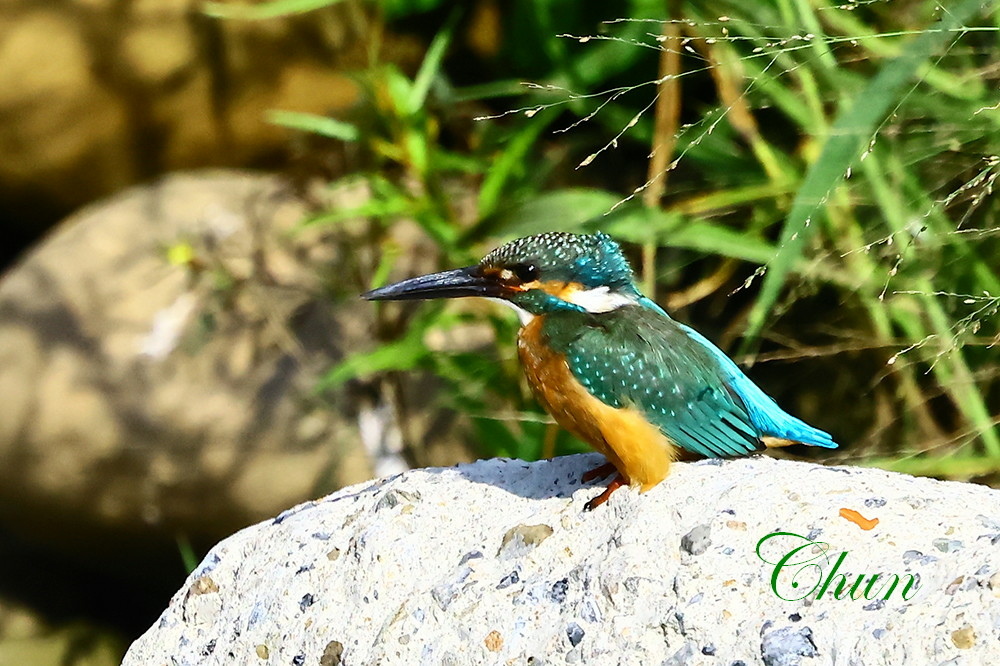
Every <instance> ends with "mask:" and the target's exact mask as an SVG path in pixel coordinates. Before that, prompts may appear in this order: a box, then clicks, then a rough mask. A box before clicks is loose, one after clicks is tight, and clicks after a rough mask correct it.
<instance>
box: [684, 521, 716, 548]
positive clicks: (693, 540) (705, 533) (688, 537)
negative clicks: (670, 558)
mask: <svg viewBox="0 0 1000 666" xmlns="http://www.w3.org/2000/svg"><path fill="white" fill-rule="evenodd" d="M710 545H712V539H711V527H710V526H708V525H698V526H697V527H695V528H694V529H692V530H691V531H690V532H688V533H687V534H685V535H684V536H683V537H682V538H681V550H683V551H684V552H685V553H689V554H691V555H701V554H702V553H704V552H705V551H706V550H708V547H709V546H710Z"/></svg>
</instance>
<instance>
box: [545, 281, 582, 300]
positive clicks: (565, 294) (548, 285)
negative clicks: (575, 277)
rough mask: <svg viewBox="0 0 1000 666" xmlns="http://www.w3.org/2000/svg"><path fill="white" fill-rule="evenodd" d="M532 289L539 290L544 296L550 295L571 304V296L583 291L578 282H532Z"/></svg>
mask: <svg viewBox="0 0 1000 666" xmlns="http://www.w3.org/2000/svg"><path fill="white" fill-rule="evenodd" d="M533 284H534V285H536V286H535V287H533V288H534V289H541V290H542V291H544V292H545V293H546V294H551V295H552V296H555V297H556V298H558V299H560V300H563V301H567V302H569V303H572V302H573V294H576V293H579V292H581V291H584V286H583V285H582V284H580V283H579V282H534V283H533Z"/></svg>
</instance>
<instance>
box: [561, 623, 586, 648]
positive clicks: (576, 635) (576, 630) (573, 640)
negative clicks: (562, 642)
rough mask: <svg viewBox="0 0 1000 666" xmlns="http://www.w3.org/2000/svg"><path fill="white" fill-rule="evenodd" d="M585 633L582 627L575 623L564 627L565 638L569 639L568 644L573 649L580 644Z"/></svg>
mask: <svg viewBox="0 0 1000 666" xmlns="http://www.w3.org/2000/svg"><path fill="white" fill-rule="evenodd" d="M585 633H586V632H584V630H583V627H581V626H580V625H579V624H577V623H576V622H570V623H569V626H568V627H566V637H567V638H568V639H569V644H570V645H572V646H573V647H576V646H577V645H579V644H580V641H582V640H583V636H584V634H585Z"/></svg>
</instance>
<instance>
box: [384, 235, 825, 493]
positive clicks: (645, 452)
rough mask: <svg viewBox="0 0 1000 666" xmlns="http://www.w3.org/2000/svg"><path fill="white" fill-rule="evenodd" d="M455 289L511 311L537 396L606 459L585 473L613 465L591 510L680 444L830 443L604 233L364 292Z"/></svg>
mask: <svg viewBox="0 0 1000 666" xmlns="http://www.w3.org/2000/svg"><path fill="white" fill-rule="evenodd" d="M463 296H483V297H486V298H490V299H495V300H498V301H500V302H502V303H504V304H506V305H509V306H511V307H513V308H514V309H515V310H516V311H517V313H518V315H519V316H520V321H521V329H520V331H519V333H518V338H517V348H518V354H519V356H520V358H521V363H522V365H523V366H524V372H525V375H526V376H527V378H528V382H529V383H530V384H531V387H532V389H533V390H534V392H535V395H536V396H537V398H538V400H539V402H540V403H541V404H542V406H543V407H545V409H546V410H547V411H548V412H549V413H550V414H551V415H552V416H553V417H554V418H555V420H556V421H557V422H558V423H559V424H560V425H561V426H562V427H564V428H566V429H567V430H569V431H570V432H571V433H573V434H574V435H576V436H577V437H579V438H580V439H582V440H584V441H585V442H587V443H589V444H590V445H591V446H593V447H594V448H595V449H597V450H598V451H599V452H601V453H602V454H604V456H605V457H606V458H607V460H608V463H607V464H605V465H602V466H600V467H598V468H597V469H595V470H592V471H590V472H588V473H587V474H586V475H584V481H591V480H594V479H598V478H604V477H607V476H610V475H611V474H612V473H614V472H616V471H617V475H616V476H615V478H614V479H613V480H612V481H611V483H610V484H609V485H608V487H607V488H606V489H605V490H604V492H603V493H601V494H600V495H598V496H597V497H595V498H594V499H592V500H590V502H588V503H587V506H586V508H587V509H588V510H589V509H593V508H594V507H596V506H599V505H600V504H603V503H604V502H606V501H607V499H608V498H609V497H610V496H611V493H612V492H614V491H615V490H616V489H617V488H619V487H621V486H623V485H631V486H635V487H638V488H639V491H640V492H646V491H647V490H649V489H650V488H652V487H653V486H655V485H656V484H658V483H659V482H660V481H662V480H663V479H665V478H666V477H667V475H668V474H669V472H670V464H671V462H673V461H674V460H676V459H677V457H678V454H679V453H681V451H680V449H683V450H684V451H687V452H690V453H693V454H697V455H701V456H707V457H710V458H717V457H725V456H743V455H748V454H750V453H753V452H755V451H759V450H761V449H762V448H764V447H765V446H783V445H785V444H789V443H803V444H808V445H811V446H822V447H825V448H836V447H837V444H836V443H835V442H834V441H833V438H832V437H831V436H830V435H829V434H827V433H825V432H823V431H822V430H819V429H817V428H814V427H812V426H810V425H808V424H806V423H805V422H803V421H801V420H799V419H797V418H795V417H794V416H792V415H790V414H788V413H787V412H785V411H784V410H782V409H781V408H780V407H779V406H778V405H777V403H776V402H775V401H774V400H773V399H772V398H771V397H770V396H768V395H767V394H766V393H764V391H762V390H761V389H760V388H759V387H758V386H757V385H756V384H754V383H753V382H752V381H751V380H750V379H749V378H748V377H747V376H746V375H745V374H743V372H742V371H741V370H740V369H739V367H737V365H736V364H735V363H734V362H733V361H732V360H731V359H730V358H729V357H728V356H726V354H725V353H723V351H722V350H721V349H719V348H718V347H716V346H715V345H714V344H712V343H711V342H710V341H709V340H708V339H707V338H705V337H704V336H703V335H701V334H700V333H698V332H697V331H695V330H694V329H693V328H691V327H689V326H685V325H684V324H681V323H678V322H676V321H674V320H673V319H671V318H670V316H669V315H667V313H666V312H665V311H664V310H663V309H662V308H661V307H660V306H658V305H657V304H656V303H654V302H653V301H652V300H650V299H649V298H647V297H646V296H644V295H643V294H642V293H641V292H640V291H639V289H638V288H637V287H636V284H635V279H634V277H633V273H632V268H631V266H629V263H628V260H627V259H626V258H625V255H624V254H622V251H621V248H620V247H619V246H618V244H617V243H616V242H615V241H614V240H612V239H611V237H610V236H608V235H607V234H605V233H596V234H593V235H578V234H571V233H563V232H551V233H544V234H538V235H535V236H528V237H526V238H519V239H517V240H514V241H511V242H509V243H507V244H506V245H502V246H500V247H498V248H496V249H495V250H493V251H492V252H490V253H489V254H487V255H486V256H485V257H484V258H483V259H482V261H480V262H479V263H478V264H476V265H474V266H468V267H466V268H459V269H456V270H450V271H444V272H441V273H434V274H431V275H424V276H421V277H415V278H411V279H409V280H404V281H402V282H398V283H396V284H391V285H389V286H386V287H382V288H380V289H375V290H372V291H369V292H368V293H366V294H364V298H367V299H368V300H408V299H425V298H458V297H463Z"/></svg>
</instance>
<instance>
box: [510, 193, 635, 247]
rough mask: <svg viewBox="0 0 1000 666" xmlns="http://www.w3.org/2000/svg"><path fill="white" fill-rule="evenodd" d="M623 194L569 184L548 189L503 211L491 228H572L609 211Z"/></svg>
mask: <svg viewBox="0 0 1000 666" xmlns="http://www.w3.org/2000/svg"><path fill="white" fill-rule="evenodd" d="M619 199H620V197H619V196H618V195H616V194H612V193H611V192H608V191H607V190H598V189H588V188H567V189H564V190H555V191H554V192H546V193H545V194H541V195H539V196H537V197H534V198H532V199H529V200H528V201H525V202H524V203H521V204H518V205H515V206H513V207H512V208H510V209H508V210H506V211H503V212H501V213H500V214H499V215H498V216H497V217H496V219H495V220H494V223H493V224H492V225H491V229H492V230H493V231H494V232H495V233H497V234H502V235H511V236H528V235H531V234H536V233H541V232H543V231H552V230H553V229H558V230H560V231H570V230H572V229H575V228H577V227H580V226H581V225H583V224H584V223H585V222H587V221H589V220H592V219H593V218H595V217H598V216H601V215H603V214H604V213H607V212H608V211H609V210H610V209H611V207H612V206H614V205H615V203H617V202H618V200H619Z"/></svg>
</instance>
